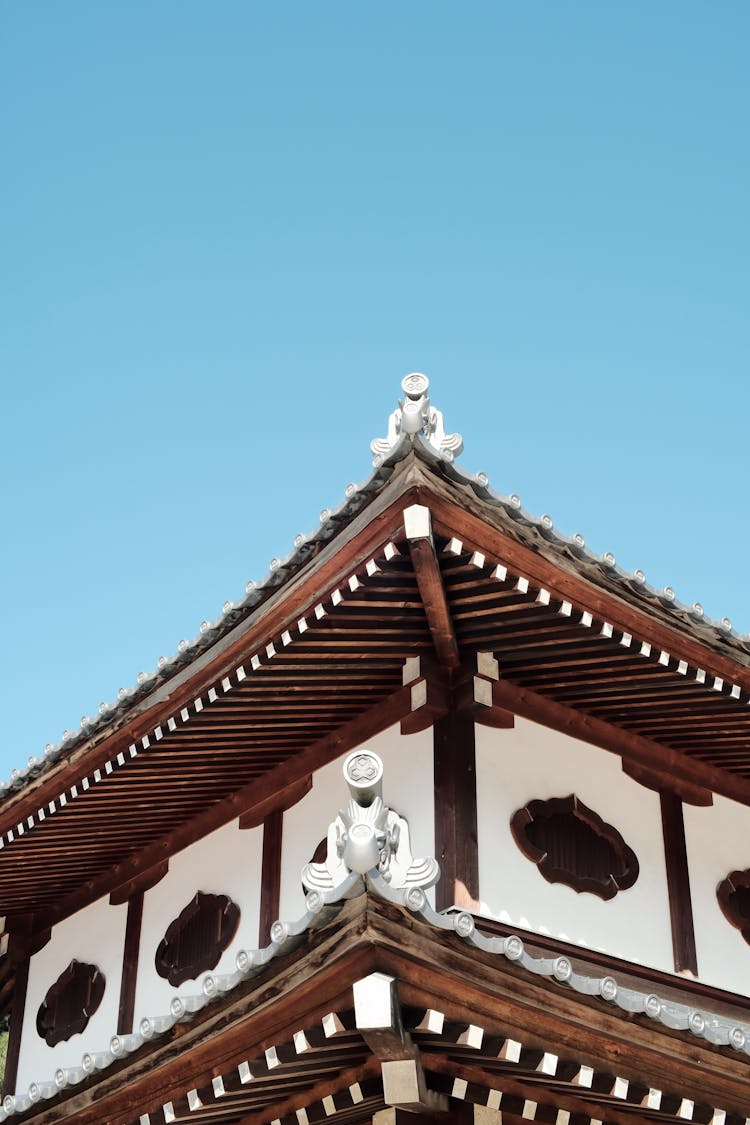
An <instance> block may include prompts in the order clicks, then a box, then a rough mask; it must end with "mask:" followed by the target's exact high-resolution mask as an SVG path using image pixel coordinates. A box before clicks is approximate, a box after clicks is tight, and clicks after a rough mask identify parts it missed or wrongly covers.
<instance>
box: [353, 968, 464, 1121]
mask: <svg viewBox="0 0 750 1125" xmlns="http://www.w3.org/2000/svg"><path fill="white" fill-rule="evenodd" d="M353 992H354V1016H355V1022H356V1025H357V1030H358V1031H359V1033H360V1035H361V1036H362V1038H363V1039H364V1041H365V1042H366V1043H367V1045H368V1047H369V1048H370V1050H371V1051H372V1053H373V1054H374V1055H375V1056H376V1057H377V1058H378V1059H379V1060H380V1065H381V1070H382V1077H383V1098H384V1100H385V1102H386V1104H387V1105H389V1106H392V1107H393V1108H394V1109H396V1110H407V1111H408V1112H409V1113H440V1112H447V1110H448V1099H447V1098H446V1097H445V1095H443V1094H437V1093H435V1092H434V1091H432V1090H428V1089H427V1083H426V1080H425V1075H424V1070H423V1069H422V1061H421V1059H420V1055H419V1049H418V1047H417V1046H416V1045H415V1044H414V1042H413V1041H412V1039H411V1036H410V1035H409V1033H408V1032H407V1031H404V1026H403V1022H402V1019H401V1005H400V1003H399V999H398V986H397V983H396V980H395V978H394V977H391V976H387V975H386V974H385V973H370V975H369V976H367V977H363V978H362V979H361V980H358V981H355V983H354V986H353ZM386 1112H387V1111H386ZM397 1118H398V1115H396V1116H395V1117H393V1118H391V1117H390V1116H389V1117H387V1118H386V1120H387V1121H391V1120H397Z"/></svg>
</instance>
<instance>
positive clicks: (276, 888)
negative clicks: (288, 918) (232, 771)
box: [258, 809, 284, 946]
mask: <svg viewBox="0 0 750 1125" xmlns="http://www.w3.org/2000/svg"><path fill="white" fill-rule="evenodd" d="M283 828H284V813H283V812H282V811H281V809H275V810H274V811H273V812H272V813H269V815H268V816H267V817H266V819H265V820H264V821H263V866H262V877H261V888H260V923H259V926H258V945H259V946H264V945H267V944H268V942H269V941H270V940H271V926H272V925H273V923H274V922H275V921H276V919H277V918H278V916H279V903H280V901H281V841H282V835H283Z"/></svg>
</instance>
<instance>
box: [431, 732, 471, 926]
mask: <svg viewBox="0 0 750 1125" xmlns="http://www.w3.org/2000/svg"><path fill="white" fill-rule="evenodd" d="M434 756H435V757H434V763H435V854H436V856H437V859H438V861H439V863H440V870H441V877H440V882H439V883H438V885H437V888H436V892H435V894H436V905H437V908H438V910H445V909H446V908H447V907H449V906H453V905H456V906H460V907H463V908H464V909H466V910H472V909H473V908H474V907H475V906H476V902H477V899H478V898H479V857H478V853H477V780H476V751H475V744H474V721H473V719H472V718H471V716H470V715H466V714H462V713H460V712H457V711H450V712H449V713H448V714H447V715H446V716H445V718H442V719H438V720H437V722H436V723H435V726H434Z"/></svg>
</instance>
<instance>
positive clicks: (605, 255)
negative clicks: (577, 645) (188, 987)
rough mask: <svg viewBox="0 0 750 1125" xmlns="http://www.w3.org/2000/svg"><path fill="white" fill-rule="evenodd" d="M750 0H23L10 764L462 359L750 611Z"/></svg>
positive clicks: (594, 482) (498, 406) (545, 479)
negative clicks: (559, 0)
mask: <svg viewBox="0 0 750 1125" xmlns="http://www.w3.org/2000/svg"><path fill="white" fill-rule="evenodd" d="M749 40H750V7H748V5H747V4H745V3H722V4H717V5H709V4H706V3H692V2H689V0H688V2H681V3H672V2H668V0H665V2H663V3H660V4H658V5H654V4H650V3H649V4H646V3H632V4H628V5H615V4H602V3H575V4H565V5H563V4H553V3H529V4H509V3H502V2H499V0H497V2H493V3H491V4H490V3H475V4H471V5H464V6H458V5H455V4H447V3H438V2H433V3H429V4H428V3H418V2H410V3H401V4H395V3H381V4H377V5H376V4H351V3H346V4H344V3H338V2H330V3H325V4H323V3H318V4H313V3H310V2H309V0H308V2H305V3H280V4H253V3H250V2H246V3H231V2H219V3H216V4H209V3H194V2H191V0H179V2H167V0H157V2H149V3H145V2H138V0H129V2H128V3H127V4H126V3H120V4H115V3H110V4H101V3H98V2H96V3H95V2H91V3H83V2H81V0H68V2H67V3H66V4H59V3H51V2H46V3H45V2H41V0H40V2H37V3H34V4H22V3H15V4H12V3H6V4H4V5H3V6H2V7H1V8H0V140H1V144H0V162H1V167H0V171H1V173H2V174H1V175H0V224H1V226H2V230H1V238H0V246H1V247H2V249H1V252H0V372H1V373H2V404H3V409H2V414H1V415H0V417H1V418H2V448H1V450H0V471H1V473H2V482H3V527H4V536H3V540H4V549H3V551H2V556H1V559H2V562H1V565H2V591H3V602H4V625H5V638H6V640H5V644H4V646H3V655H2V676H1V677H0V692H1V693H2V705H3V731H2V737H1V738H0V777H5V776H7V775H8V773H9V772H10V769H11V768H12V767H13V766H14V765H21V764H24V763H25V762H26V760H27V758H28V757H29V755H37V754H39V753H40V752H41V750H42V748H43V746H44V744H45V743H46V742H55V741H57V740H58V739H59V737H60V734H61V732H62V730H63V729H64V728H66V727H71V728H72V727H73V726H76V725H77V724H78V722H79V721H80V718H81V716H82V715H84V714H91V713H93V712H94V711H95V710H96V708H97V707H98V704H99V702H100V701H101V700H104V699H112V698H114V696H115V695H116V693H117V689H118V687H119V686H120V685H122V684H126V685H130V684H132V683H133V682H134V681H135V678H136V676H137V673H138V672H139V671H141V670H142V669H148V668H152V667H153V666H154V665H155V664H156V661H157V659H158V657H159V656H160V655H161V654H162V653H165V654H171V653H172V652H173V651H174V650H175V648H176V646H177V642H178V641H179V639H180V638H181V637H183V636H193V635H195V633H196V632H197V631H198V626H199V623H200V622H201V620H203V619H204V618H212V619H213V618H215V617H216V616H217V615H218V613H219V611H220V609H221V605H222V603H223V602H224V601H225V600H226V599H228V598H234V597H238V596H239V595H240V593H241V591H242V589H243V588H244V584H245V582H246V580H247V579H248V578H251V577H256V578H257V577H261V576H262V575H263V574H264V573H265V571H266V569H267V566H268V562H269V560H270V559H271V557H272V556H273V555H281V554H285V553H286V552H287V551H288V550H289V549H290V547H291V543H292V540H293V537H294V535H295V534H296V533H297V532H298V531H300V530H309V529H310V528H311V527H312V526H314V525H315V523H316V521H317V519H318V513H319V511H320V509H321V508H322V507H324V506H334V505H335V504H337V503H338V502H339V501H340V499H341V498H342V497H343V492H344V488H345V486H346V484H347V483H348V482H349V481H350V480H359V479H362V478H363V477H364V476H365V475H366V474H367V473H368V471H369V465H370V458H369V451H368V444H369V441H370V439H371V438H372V437H374V436H379V435H382V434H384V433H385V427H386V420H387V416H388V413H389V412H390V410H391V409H392V408H393V405H394V403H395V398H396V396H397V393H398V391H399V384H400V379H401V377H402V375H403V374H405V373H406V372H408V371H411V370H422V371H426V372H427V373H428V374H429V376H430V378H431V381H432V394H433V402H434V403H435V405H437V406H438V407H440V408H442V409H443V411H444V413H445V416H446V424H447V426H448V427H449V428H450V429H455V430H459V431H460V432H462V433H463V435H464V442H465V446H466V450H465V452H464V454H463V456H462V463H463V464H464V466H465V467H467V468H469V469H472V470H479V469H481V470H484V471H485V472H487V473H488V474H489V476H490V479H491V482H492V483H493V485H494V486H495V487H496V488H498V489H499V490H501V491H504V492H517V493H519V494H520V496H521V498H522V500H523V502H524V505H525V506H526V507H527V508H528V509H529V510H531V511H533V512H537V513H541V512H549V513H550V514H551V515H552V516H553V518H554V520H555V523H556V525H557V526H559V527H560V528H561V529H562V530H564V531H567V532H573V531H581V532H582V533H583V534H584V536H585V537H586V540H587V542H588V543H589V544H590V545H591V546H592V547H593V548H594V549H596V550H600V551H606V550H611V551H612V552H613V553H614V554H615V555H616V556H617V558H618V561H619V562H620V563H621V564H622V565H624V566H626V567H628V568H631V569H632V568H635V567H640V568H642V569H643V570H644V571H645V572H646V574H647V576H648V578H649V579H650V580H651V581H652V582H653V583H654V584H657V585H665V584H670V585H672V586H673V587H674V588H675V589H676V591H677V594H678V596H679V597H680V598H681V599H682V600H684V601H688V602H692V601H696V600H699V601H701V602H702V603H703V604H704V606H705V607H706V610H707V612H709V613H710V614H712V615H713V616H718V617H721V616H729V617H730V618H731V619H732V621H733V622H734V624H735V625H736V626H737V627H738V628H740V629H742V630H745V631H747V630H750V596H749V595H748V590H747V562H746V559H747V556H748V549H749V548H750V532H748V520H747V516H746V511H745V508H746V492H747V489H746V480H747V469H746V465H747V453H746V450H747V428H748V412H749V411H748V408H749V407H750V390H749V389H748V361H749V360H750V340H749V336H748V299H749V297H750V284H749V282H750V266H749V264H748V263H750V227H749V224H748V200H749V199H750V155H749V146H748V141H747V121H748V109H749V108H750V107H749V105H748V101H749V97H748V96H749V94H750V77H749V75H748V68H747V57H746V56H747V43H748V41H749Z"/></svg>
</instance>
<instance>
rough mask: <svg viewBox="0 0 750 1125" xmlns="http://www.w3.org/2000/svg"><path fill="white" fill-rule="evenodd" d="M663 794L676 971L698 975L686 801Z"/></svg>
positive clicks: (665, 843)
mask: <svg viewBox="0 0 750 1125" xmlns="http://www.w3.org/2000/svg"><path fill="white" fill-rule="evenodd" d="M660 796H661V821H662V829H663V832H664V859H665V862H666V866H667V887H668V890H669V916H670V920H671V924H672V949H673V951H674V967H675V972H677V973H692V975H693V976H696V977H697V976H698V958H697V955H696V950H695V928H694V925H693V904H692V899H691V895H690V873H689V871H688V860H687V846H686V844H685V822H684V819H683V815H682V801H681V800H680V798H679V797H677V796H675V794H674V793H662V794H661V795H660Z"/></svg>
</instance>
